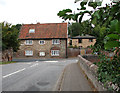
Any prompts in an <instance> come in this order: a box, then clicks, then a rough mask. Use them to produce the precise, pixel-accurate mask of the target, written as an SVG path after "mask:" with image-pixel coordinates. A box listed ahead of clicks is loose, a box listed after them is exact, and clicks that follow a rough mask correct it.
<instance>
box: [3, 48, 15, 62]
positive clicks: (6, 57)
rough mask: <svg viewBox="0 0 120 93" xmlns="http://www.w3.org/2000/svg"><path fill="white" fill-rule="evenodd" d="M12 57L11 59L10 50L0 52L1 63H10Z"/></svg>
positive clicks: (11, 52) (11, 51)
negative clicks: (0, 56)
mask: <svg viewBox="0 0 120 93" xmlns="http://www.w3.org/2000/svg"><path fill="white" fill-rule="evenodd" d="M12 57H13V50H12V49H8V50H4V51H2V61H3V62H7V61H12Z"/></svg>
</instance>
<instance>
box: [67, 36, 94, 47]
mask: <svg viewBox="0 0 120 93" xmlns="http://www.w3.org/2000/svg"><path fill="white" fill-rule="evenodd" d="M68 42H69V45H68V46H70V45H72V46H77V47H80V48H87V47H89V46H91V45H94V44H95V43H96V38H95V37H94V36H90V35H85V36H76V37H70V38H69V39H68Z"/></svg>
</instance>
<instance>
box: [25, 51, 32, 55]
mask: <svg viewBox="0 0 120 93" xmlns="http://www.w3.org/2000/svg"><path fill="white" fill-rule="evenodd" d="M25 55H26V56H33V51H32V50H26V51H25Z"/></svg>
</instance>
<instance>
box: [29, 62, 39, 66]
mask: <svg viewBox="0 0 120 93" xmlns="http://www.w3.org/2000/svg"><path fill="white" fill-rule="evenodd" d="M37 65H38V63H36V64H34V65H32V66H30V67H35V66H37Z"/></svg>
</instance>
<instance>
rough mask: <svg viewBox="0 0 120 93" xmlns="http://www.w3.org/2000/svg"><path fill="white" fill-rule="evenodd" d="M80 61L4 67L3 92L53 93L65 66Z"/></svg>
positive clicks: (66, 60)
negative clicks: (37, 92)
mask: <svg viewBox="0 0 120 93" xmlns="http://www.w3.org/2000/svg"><path fill="white" fill-rule="evenodd" d="M77 60H78V59H61V60H60V59H59V60H45V61H32V62H17V63H14V64H7V65H2V91H53V90H54V89H55V87H56V85H57V82H58V79H59V77H60V75H61V73H62V71H63V70H64V68H65V66H66V65H68V64H71V63H76V62H77Z"/></svg>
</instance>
